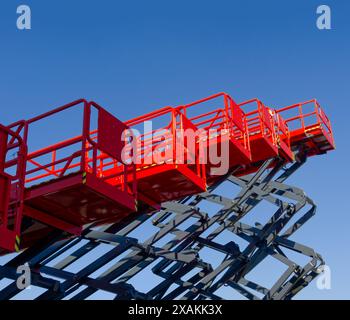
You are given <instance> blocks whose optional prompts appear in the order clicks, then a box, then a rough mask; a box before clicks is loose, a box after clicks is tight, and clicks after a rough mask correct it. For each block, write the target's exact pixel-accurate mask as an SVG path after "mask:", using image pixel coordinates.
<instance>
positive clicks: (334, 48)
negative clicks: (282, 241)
mask: <svg viewBox="0 0 350 320" xmlns="http://www.w3.org/2000/svg"><path fill="white" fill-rule="evenodd" d="M20 4H27V5H30V7H31V9H32V30H30V31H19V30H17V29H16V19H17V15H16V8H17V6H18V5H20ZM321 4H328V5H330V7H331V9H332V30H323V31H320V30H318V29H317V28H316V8H317V6H318V5H321ZM349 21H350V2H349V1H346V0H337V1H323V0H307V1H306V0H293V1H287V0H285V1H280V0H269V1H251V0H244V1H243V0H242V1H233V0H227V1H221V0H217V1H206V0H200V1H183V0H176V1H170V0H167V1H165V0H162V1H154V0H149V1H141V0H140V1H114V0H113V1H112V0H110V1H106V0H100V1H82V0H81V1H80V0H76V1H68V0H60V1H56V0H51V1H41V0H23V1H16V0H3V1H1V4H0V41H1V49H0V101H1V106H0V122H1V123H5V124H6V123H10V122H13V121H15V120H18V119H20V118H28V117H30V116H33V115H36V114H38V113H41V112H44V111H47V110H48V109H49V108H52V107H55V106H59V105H62V104H64V103H66V102H69V101H71V100H74V99H77V98H81V97H84V98H86V99H91V100H92V99H93V100H95V101H97V102H99V103H100V104H102V105H104V106H105V107H107V108H108V109H109V110H111V111H112V112H113V113H114V114H115V115H116V116H117V117H119V118H120V119H122V120H126V119H129V118H132V117H134V116H136V115H139V114H142V113H146V112H148V111H151V110H153V109H155V108H158V107H162V106H165V105H178V104H181V103H185V102H190V101H192V100H195V99H198V98H202V97H205V96H207V95H210V94H212V93H216V92H219V91H226V92H228V93H230V94H231V95H232V96H233V97H234V98H235V99H236V100H237V101H242V100H245V99H249V98H253V97H259V98H260V99H262V100H263V101H264V102H265V103H266V104H268V105H271V106H284V105H288V104H292V103H295V102H299V101H303V100H306V99H309V98H314V97H315V98H317V99H318V100H319V101H320V103H321V104H322V105H323V106H324V108H325V110H326V113H327V114H328V115H329V117H330V118H331V120H332V123H333V127H334V131H335V137H336V143H337V150H336V151H335V152H332V153H330V154H328V155H326V156H323V157H316V158H313V159H310V161H309V163H308V164H307V165H306V166H305V167H304V168H303V169H302V170H301V171H300V172H298V173H297V174H296V175H295V176H294V177H293V179H291V180H290V182H291V183H293V184H295V185H297V186H300V187H302V188H303V189H304V190H305V191H306V192H307V193H308V195H310V197H312V198H313V199H314V200H315V201H316V202H317V204H318V206H319V209H318V213H317V215H316V217H314V218H313V219H312V220H310V221H309V222H308V223H307V224H306V225H305V226H304V227H303V228H302V229H301V230H300V231H299V232H298V233H297V234H296V236H295V239H296V240H297V241H300V242H301V243H304V244H307V245H309V246H311V247H313V248H315V249H316V250H317V251H318V252H320V253H322V255H323V257H324V258H325V260H326V261H327V264H328V265H329V266H330V267H331V270H332V289H331V290H323V291H320V290H318V289H317V288H316V285H315V283H313V284H311V285H310V286H309V287H308V288H307V289H305V290H304V291H303V292H302V293H301V294H300V295H299V296H298V297H299V298H311V299H313V298H319V299H335V298H340V299H341V298H350V294H349V285H350V276H349V271H348V264H349V262H350V260H349V255H350V252H349V245H350V241H349V238H350V233H349V227H350V210H349V209H350V208H349V201H348V198H349V185H348V182H347V180H348V181H349V180H350V174H349V171H348V170H349V169H348V168H347V167H346V165H347V163H348V159H349V157H350V151H349V147H350V146H349V140H350V139H349V138H350V137H349V121H350V109H349V106H348V103H349V100H350V87H349V82H350V80H349V74H350V62H349V57H350V42H349V34H350V22H349ZM46 130H47V135H49V134H50V132H51V130H53V128H52V127H47V128H46ZM0 261H1V260H0Z"/></svg>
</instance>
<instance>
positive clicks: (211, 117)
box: [177, 93, 251, 185]
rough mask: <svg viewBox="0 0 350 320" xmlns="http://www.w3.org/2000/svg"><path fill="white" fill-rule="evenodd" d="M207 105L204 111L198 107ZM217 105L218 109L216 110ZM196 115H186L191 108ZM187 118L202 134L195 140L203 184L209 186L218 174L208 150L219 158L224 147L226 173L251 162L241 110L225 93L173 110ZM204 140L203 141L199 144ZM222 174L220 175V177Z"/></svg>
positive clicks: (247, 137)
mask: <svg viewBox="0 0 350 320" xmlns="http://www.w3.org/2000/svg"><path fill="white" fill-rule="evenodd" d="M205 103H206V104H208V103H209V104H210V106H211V107H210V111H209V112H204V111H203V110H201V107H202V106H203V105H204V104H205ZM215 105H219V106H220V107H219V108H218V107H216V106H215ZM195 108H196V109H197V110H196V111H197V113H200V114H199V115H195V116H190V114H191V113H193V111H194V109H195ZM177 109H178V110H180V111H181V112H182V113H183V114H184V115H186V116H188V117H189V120H190V121H191V122H193V124H194V125H195V126H196V127H197V128H199V129H201V130H204V132H205V134H204V135H203V136H201V138H200V139H199V142H198V143H199V145H200V148H202V149H203V152H204V154H205V158H206V160H207V161H206V172H207V183H208V185H211V184H212V183H213V182H215V181H216V180H217V179H218V178H220V175H218V174H217V172H218V170H217V167H218V165H217V164H216V163H214V162H213V161H211V160H212V159H211V156H210V150H212V151H211V152H214V154H216V155H221V154H222V152H223V148H224V147H225V145H226V148H227V151H228V154H227V157H228V170H230V169H232V168H233V167H235V166H240V165H245V164H248V163H250V162H251V152H250V141H249V133H248V126H247V119H246V115H245V114H244V112H243V111H242V110H241V108H240V107H239V106H238V105H237V104H236V103H235V102H234V100H233V99H232V98H231V97H230V96H229V95H228V94H226V93H218V94H215V95H212V96H210V97H208V98H205V99H201V100H198V101H195V102H193V103H190V104H187V105H183V106H179V107H177ZM203 141H204V142H203ZM221 175H223V174H221Z"/></svg>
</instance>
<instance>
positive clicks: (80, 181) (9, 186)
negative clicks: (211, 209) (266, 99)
mask: <svg viewBox="0 0 350 320" xmlns="http://www.w3.org/2000/svg"><path fill="white" fill-rule="evenodd" d="M208 106H209V111H208V110H206V109H205V108H206V107H208ZM72 108H81V110H83V121H82V128H81V134H80V135H78V136H76V137H72V138H70V139H68V140H65V141H61V142H58V143H55V144H53V145H50V146H47V147H45V148H42V149H40V150H36V151H34V152H30V153H28V152H27V144H28V136H29V134H30V132H31V130H32V129H31V128H32V126H33V125H35V124H36V123H38V122H40V123H44V122H45V121H47V119H48V118H50V117H51V116H54V115H57V114H61V113H64V112H65V111H66V110H69V109H72ZM308 109H310V110H308ZM93 113H94V114H96V113H97V119H93ZM93 120H97V127H96V128H95V127H92V123H93ZM146 121H151V122H152V125H153V127H152V128H151V129H149V130H146V131H144V132H142V133H139V134H137V133H136V131H135V130H136V129H140V126H141V125H142V124H144V123H145V122H146ZM62 129H63V128H62ZM130 129H132V131H131V130H130ZM55 130H59V128H55ZM125 133H127V134H126V135H125ZM191 133H192V135H191ZM123 134H124V137H123V139H122V135H123ZM127 135H129V137H127ZM226 142H227V143H228V146H229V149H228V150H229V152H228V155H227V157H228V164H229V165H228V169H229V170H233V169H235V174H236V175H239V176H241V175H246V174H249V173H252V172H255V171H256V170H257V168H258V167H259V165H260V164H261V162H263V161H266V160H268V159H277V158H278V159H283V160H284V161H285V162H286V163H288V162H292V161H294V154H295V153H296V152H298V151H303V152H304V153H305V155H306V156H314V155H318V154H323V153H326V152H327V151H330V150H333V149H334V148H335V144H334V138H333V131H332V128H331V123H330V121H329V119H328V117H327V116H326V115H325V113H324V111H323V110H322V108H321V106H320V105H319V103H318V102H317V101H316V100H315V99H313V100H310V101H306V102H303V103H298V104H294V105H291V106H287V107H285V108H280V109H276V110H275V109H272V108H269V107H267V106H265V105H264V104H263V103H262V102H261V101H260V100H258V99H252V100H248V101H245V102H242V103H239V104H238V103H236V102H235V101H234V100H233V99H232V98H231V97H230V96H229V95H228V94H226V93H218V94H215V95H212V96H210V97H207V98H205V99H201V100H198V101H195V102H193V103H190V104H187V105H181V106H178V107H175V108H173V107H165V108H162V109H159V110H156V111H152V112H150V113H147V114H145V115H142V116H139V117H137V118H134V119H131V120H129V121H126V122H125V123H123V122H121V121H120V120H118V119H117V118H115V117H114V116H113V115H112V114H110V113H109V112H107V111H106V110H105V109H104V108H102V107H101V106H100V105H98V104H97V103H95V102H87V101H85V100H84V99H80V100H77V101H74V102H72V103H69V104H67V105H64V106H62V107H60V108H57V109H54V110H52V111H50V112H47V113H45V114H42V115H40V116H38V117H35V118H32V119H30V120H27V121H19V122H17V123H14V124H13V125H11V126H9V127H5V126H2V125H0V249H4V250H7V251H14V250H16V249H17V250H18V249H19V240H20V238H19V237H20V236H22V238H23V245H22V247H27V246H30V245H31V243H33V242H35V241H37V240H39V239H40V238H41V237H43V236H45V235H46V234H47V233H48V232H50V231H51V230H53V229H61V230H64V231H66V232H67V233H69V234H71V235H72V236H76V235H79V234H80V233H81V231H82V228H83V227H84V225H86V224H89V223H96V224H104V223H109V222H114V223H115V222H118V221H120V220H121V219H123V218H124V217H126V216H128V215H129V214H131V213H133V212H137V211H138V208H142V209H145V208H148V210H154V209H155V208H156V209H157V208H159V206H160V204H161V203H162V202H163V201H170V200H176V199H180V198H183V197H185V196H191V195H194V194H198V193H200V192H203V191H205V190H206V187H207V185H212V184H213V183H215V181H217V179H220V178H221V177H222V175H223V174H222V175H217V174H214V173H213V169H215V168H216V165H217V164H216V163H214V162H211V158H210V156H209V153H210V150H211V148H214V149H215V150H216V153H220V152H222V148H223V144H224V143H226ZM11 150H16V151H17V156H15V157H14V159H10V158H9V152H10V151H11ZM226 160H227V159H226ZM28 218H30V219H32V220H31V221H34V224H32V226H31V227H29V228H27V229H25V230H24V232H23V233H22V235H21V224H22V219H28Z"/></svg>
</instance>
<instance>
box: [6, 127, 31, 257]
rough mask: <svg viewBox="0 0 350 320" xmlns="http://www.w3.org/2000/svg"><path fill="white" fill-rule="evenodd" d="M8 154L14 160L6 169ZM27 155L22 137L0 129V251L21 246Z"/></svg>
mask: <svg viewBox="0 0 350 320" xmlns="http://www.w3.org/2000/svg"><path fill="white" fill-rule="evenodd" d="M18 127H19V128H20V127H21V123H20V125H19V126H18ZM10 151H14V152H15V154H16V160H15V161H14V162H13V165H12V166H11V167H7V164H6V163H7V159H8V157H9V152H10ZM26 152H27V149H26V145H25V143H24V142H23V139H22V137H21V136H20V135H18V133H17V132H15V131H13V130H11V129H10V128H8V127H4V126H2V125H0V248H3V249H5V250H8V251H18V250H19V246H20V233H21V222H22V213H23V192H24V172H25V158H26Z"/></svg>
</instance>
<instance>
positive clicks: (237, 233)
mask: <svg viewBox="0 0 350 320" xmlns="http://www.w3.org/2000/svg"><path fill="white" fill-rule="evenodd" d="M304 162H305V159H301V160H299V161H297V162H295V163H294V164H291V165H289V166H288V167H285V165H284V163H283V161H279V160H278V159H277V160H276V159H273V160H269V161H266V162H265V163H264V164H262V165H261V167H260V168H259V170H258V172H257V173H256V174H253V175H250V176H246V177H240V178H238V177H236V176H234V173H233V174H232V173H230V175H228V176H227V177H225V178H224V179H223V180H222V181H221V182H220V183H218V185H216V186H214V187H212V188H210V190H208V191H207V192H205V193H202V194H199V195H197V196H195V197H189V198H186V199H183V200H181V201H179V202H168V203H164V204H163V205H162V210H161V211H159V212H157V213H154V214H147V213H145V214H139V215H138V216H134V217H130V218H129V220H128V221H124V222H123V223H119V224H115V225H109V226H105V227H103V228H101V227H100V228H95V227H94V226H93V225H91V226H89V227H87V228H86V230H85V231H84V234H83V235H82V236H81V237H79V238H74V239H65V236H66V235H65V234H62V233H60V232H58V231H57V232H56V233H52V234H50V236H49V237H48V238H47V239H46V240H45V241H41V242H40V243H39V244H37V245H36V246H34V247H32V248H30V249H28V250H26V251H24V252H23V253H21V254H19V255H18V256H16V257H15V258H14V259H12V260H11V261H9V262H8V263H7V264H5V265H4V266H0V280H2V279H5V278H7V279H12V280H14V281H13V282H12V283H10V284H9V285H7V286H6V287H5V288H3V289H2V290H0V300H4V299H11V298H14V297H16V295H17V294H18V293H20V290H19V289H18V288H17V285H16V281H15V280H16V279H17V277H18V275H17V274H16V268H17V266H19V265H21V264H24V263H26V262H28V263H29V265H30V267H31V273H32V285H33V286H38V287H41V288H44V289H46V291H45V292H44V293H42V294H41V295H40V296H38V297H37V298H36V299H38V300H51V299H54V300H58V299H63V298H66V299H67V298H69V299H72V300H80V299H86V298H89V297H90V296H91V295H93V294H94V293H95V292H97V291H98V290H104V291H107V292H110V293H113V294H115V299H116V300H118V299H146V300H152V299H156V300H158V299H165V300H171V299H182V300H204V299H214V300H218V299H222V296H220V289H222V288H223V287H224V286H225V287H226V290H227V289H230V290H233V291H235V292H236V293H239V294H240V295H242V297H243V298H247V299H272V300H283V299H291V298H293V297H294V296H295V295H296V294H297V293H298V292H299V291H300V290H302V289H303V288H304V287H306V286H307V285H308V284H309V283H310V282H311V281H312V280H313V279H314V278H315V277H316V276H317V275H318V274H319V273H320V270H321V267H322V266H323V265H324V261H323V259H322V257H321V256H320V255H319V254H318V253H316V252H315V251H314V250H313V249H311V248H309V247H307V246H304V245H302V244H299V243H297V242H295V241H293V240H291V239H290V238H291V236H292V235H293V234H294V233H295V232H296V231H297V230H299V228H300V227H301V226H302V225H303V224H304V223H306V222H307V221H308V220H309V219H310V218H311V217H312V216H313V215H314V214H315V212H316V205H315V204H314V203H313V201H312V200H311V199H310V198H308V197H307V196H306V195H305V193H304V192H303V191H302V190H301V189H299V188H297V187H293V186H290V185H287V184H285V180H286V179H287V178H288V177H289V176H290V175H292V174H293V173H294V172H295V171H296V170H298V169H299V168H300V167H301V165H302V164H303V163H304ZM223 183H225V188H222V184H223ZM237 187H238V188H240V191H239V192H238V194H237V195H236V196H235V197H231V196H230V197H225V196H224V195H223V194H222V191H221V192H220V188H222V189H224V190H225V193H227V192H228V190H231V189H230V188H232V189H234V190H235V189H237ZM231 194H234V191H232V193H231ZM205 202H209V203H211V204H213V205H214V206H218V207H219V210H217V211H216V213H212V214H210V213H208V212H205V211H203V209H202V208H201V207H202V206H203V207H204V208H205ZM263 204H265V205H266V204H268V206H269V208H270V207H271V206H272V207H273V208H274V210H273V212H272V214H270V216H269V218H268V219H267V221H266V223H265V224H260V223H255V225H250V224H249V223H247V222H246V221H245V220H246V218H248V217H249V218H250V219H252V218H255V219H260V218H261V212H262V211H260V209H259V208H260V207H261V205H263ZM263 211H264V214H265V213H266V209H263ZM248 220H249V219H248ZM293 220H294V222H293ZM149 221H152V223H153V226H155V227H157V230H158V231H157V232H155V233H153V234H152V235H151V237H150V238H149V239H147V240H146V241H140V240H138V239H136V238H135V237H133V236H131V235H130V234H131V233H132V232H134V231H137V230H143V229H142V228H144V230H145V232H148V231H147V230H148V229H147V227H145V225H146V224H147V223H149ZM223 232H225V233H226V234H225V236H224V240H217V239H219V238H220V235H222V233H223ZM227 233H229V234H227ZM166 236H167V237H169V236H171V240H169V241H165V244H162V245H160V244H159V242H162V241H163V242H164V239H165V237H166ZM229 238H232V240H231V239H229ZM236 239H237V240H236ZM238 239H240V241H239V242H240V243H241V242H242V243H245V245H244V246H243V245H242V244H240V245H239V244H238V243H237V241H238ZM223 241H224V243H223ZM105 244H108V245H109V246H110V250H109V251H108V252H106V253H104V254H101V255H99V256H97V257H96V259H95V260H93V261H91V262H89V259H90V258H89V259H87V258H86V255H87V254H89V253H91V252H92V250H96V249H97V248H98V247H99V246H103V245H105ZM76 247H78V248H76ZM75 248H76V249H75ZM205 250H211V252H212V253H213V254H212V255H210V256H214V254H215V257H216V256H217V258H215V259H214V260H215V266H214V264H213V263H212V261H208V259H207V258H206V257H207V256H208V255H205V254H203V251H205ZM68 253H69V254H68ZM203 256H204V257H203ZM299 256H300V257H302V258H303V259H302V260H303V261H304V260H305V258H307V259H308V262H307V263H306V264H305V263H301V262H299V258H297V257H299ZM268 258H271V259H270V261H276V262H278V263H279V264H282V265H283V266H284V270H285V271H283V272H282V274H281V275H280V276H279V277H278V279H277V280H276V281H275V283H274V284H273V285H272V286H271V287H266V286H264V285H263V284H261V283H258V282H257V281H256V280H252V279H251V277H250V275H251V273H252V272H253V271H254V270H255V269H256V268H257V267H259V266H260V265H261V263H263V262H264V261H266V259H268ZM209 260H210V259H209ZM296 260H297V261H296ZM300 260H301V259H300ZM78 261H83V262H84V267H82V268H81V269H80V270H79V271H77V272H72V271H69V270H67V268H68V267H70V266H71V265H72V264H73V263H77V262H78ZM107 264H109V268H107V269H106V265H107ZM150 267H152V269H151V271H150V270H148V269H149V268H150ZM101 268H104V269H106V270H104V271H103V272H102V273H101V274H99V275H98V276H97V277H96V276H92V274H93V273H94V272H96V271H98V270H100V269H101ZM146 268H148V269H147V270H145V269H146ZM142 272H143V273H144V275H145V277H147V274H149V272H152V273H153V274H154V275H156V276H158V277H159V281H157V283H155V285H154V287H153V288H151V289H150V290H147V292H141V290H140V289H138V288H137V287H138V286H137V285H134V286H133V285H132V284H131V283H130V281H132V279H133V277H135V276H136V275H140V274H141V273H142ZM260 280H264V279H259V281H260ZM227 295H229V293H227V292H226V293H225V296H226V298H227Z"/></svg>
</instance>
